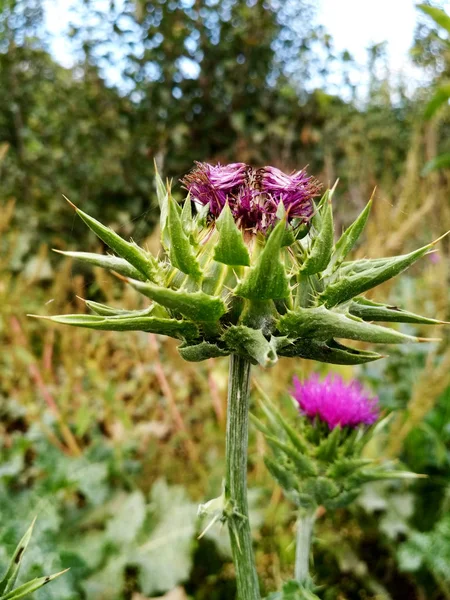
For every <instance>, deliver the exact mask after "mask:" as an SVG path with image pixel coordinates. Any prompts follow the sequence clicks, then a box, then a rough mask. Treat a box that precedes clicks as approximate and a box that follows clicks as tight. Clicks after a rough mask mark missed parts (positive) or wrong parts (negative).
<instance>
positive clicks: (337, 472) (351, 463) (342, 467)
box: [326, 458, 372, 479]
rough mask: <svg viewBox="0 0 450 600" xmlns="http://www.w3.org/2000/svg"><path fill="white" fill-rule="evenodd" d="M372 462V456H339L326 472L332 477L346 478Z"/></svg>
mask: <svg viewBox="0 0 450 600" xmlns="http://www.w3.org/2000/svg"><path fill="white" fill-rule="evenodd" d="M371 462H372V460H371V459H370V458H338V459H337V460H336V461H335V462H333V463H332V464H331V466H330V467H329V469H328V470H327V473H326V474H327V477H331V479H345V478H347V477H349V476H350V475H352V474H353V473H354V472H355V471H357V470H358V469H361V468H362V467H366V466H367V465H369V464H370V463H371Z"/></svg>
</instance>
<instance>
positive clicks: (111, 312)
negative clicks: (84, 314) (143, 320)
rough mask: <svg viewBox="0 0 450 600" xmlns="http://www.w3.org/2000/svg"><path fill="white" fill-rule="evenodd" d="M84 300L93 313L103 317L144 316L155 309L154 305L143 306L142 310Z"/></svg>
mask: <svg viewBox="0 0 450 600" xmlns="http://www.w3.org/2000/svg"><path fill="white" fill-rule="evenodd" d="M84 302H85V304H86V306H87V307H88V308H89V309H90V310H92V312H93V313H95V314H96V315H101V316H102V317H126V316H129V317H142V316H145V315H149V314H150V313H151V312H152V311H153V309H154V306H147V308H143V309H142V310H126V309H124V308H115V307H113V306H107V305H106V304H101V303H100V302H94V301H93V300H84Z"/></svg>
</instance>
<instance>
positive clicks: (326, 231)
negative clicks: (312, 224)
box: [300, 192, 334, 275]
mask: <svg viewBox="0 0 450 600" xmlns="http://www.w3.org/2000/svg"><path fill="white" fill-rule="evenodd" d="M331 195H332V194H331V192H328V193H327V195H326V198H327V199H326V201H324V202H323V209H322V211H321V212H322V214H321V215H320V216H321V219H320V228H319V231H318V233H317V235H316V236H314V237H313V239H312V243H311V246H310V248H308V250H307V256H306V259H305V261H304V263H303V265H302V267H301V269H300V271H301V273H303V274H305V275H314V274H315V273H320V272H321V271H324V270H325V269H326V268H327V266H328V263H329V262H330V258H331V253H332V251H333V243H334V227H333V208H332V205H331Z"/></svg>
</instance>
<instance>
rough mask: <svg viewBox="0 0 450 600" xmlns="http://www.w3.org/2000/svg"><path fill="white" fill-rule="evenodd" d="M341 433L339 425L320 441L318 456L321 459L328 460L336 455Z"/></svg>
mask: <svg viewBox="0 0 450 600" xmlns="http://www.w3.org/2000/svg"><path fill="white" fill-rule="evenodd" d="M341 433H342V430H341V428H340V427H339V426H337V427H335V428H334V429H333V430H332V431H331V432H330V433H329V434H328V435H327V437H326V438H325V439H324V440H322V441H321V442H320V444H319V446H318V447H317V450H316V457H317V458H318V459H319V460H322V461H325V462H328V461H330V460H332V459H333V458H334V457H335V456H336V453H337V450H338V447H339V442H340V441H341Z"/></svg>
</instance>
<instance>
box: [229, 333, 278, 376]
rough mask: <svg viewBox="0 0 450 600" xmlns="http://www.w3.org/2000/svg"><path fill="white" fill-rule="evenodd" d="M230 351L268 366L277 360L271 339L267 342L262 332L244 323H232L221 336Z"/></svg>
mask: <svg viewBox="0 0 450 600" xmlns="http://www.w3.org/2000/svg"><path fill="white" fill-rule="evenodd" d="M222 340H223V341H224V342H225V344H226V345H227V347H228V348H230V350H231V351H232V352H235V353H237V354H240V355H242V356H246V357H249V358H250V360H251V361H252V362H253V363H259V364H260V365H261V366H262V367H270V366H271V365H273V364H275V363H276V362H277V360H278V356H277V353H276V348H275V347H274V343H272V340H271V341H270V342H269V341H268V340H267V339H266V338H265V337H264V335H263V334H262V332H261V331H260V330H257V329H251V328H250V327H246V326H245V325H232V326H231V327H229V328H228V329H227V330H226V332H225V333H224V334H223V336H222Z"/></svg>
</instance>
